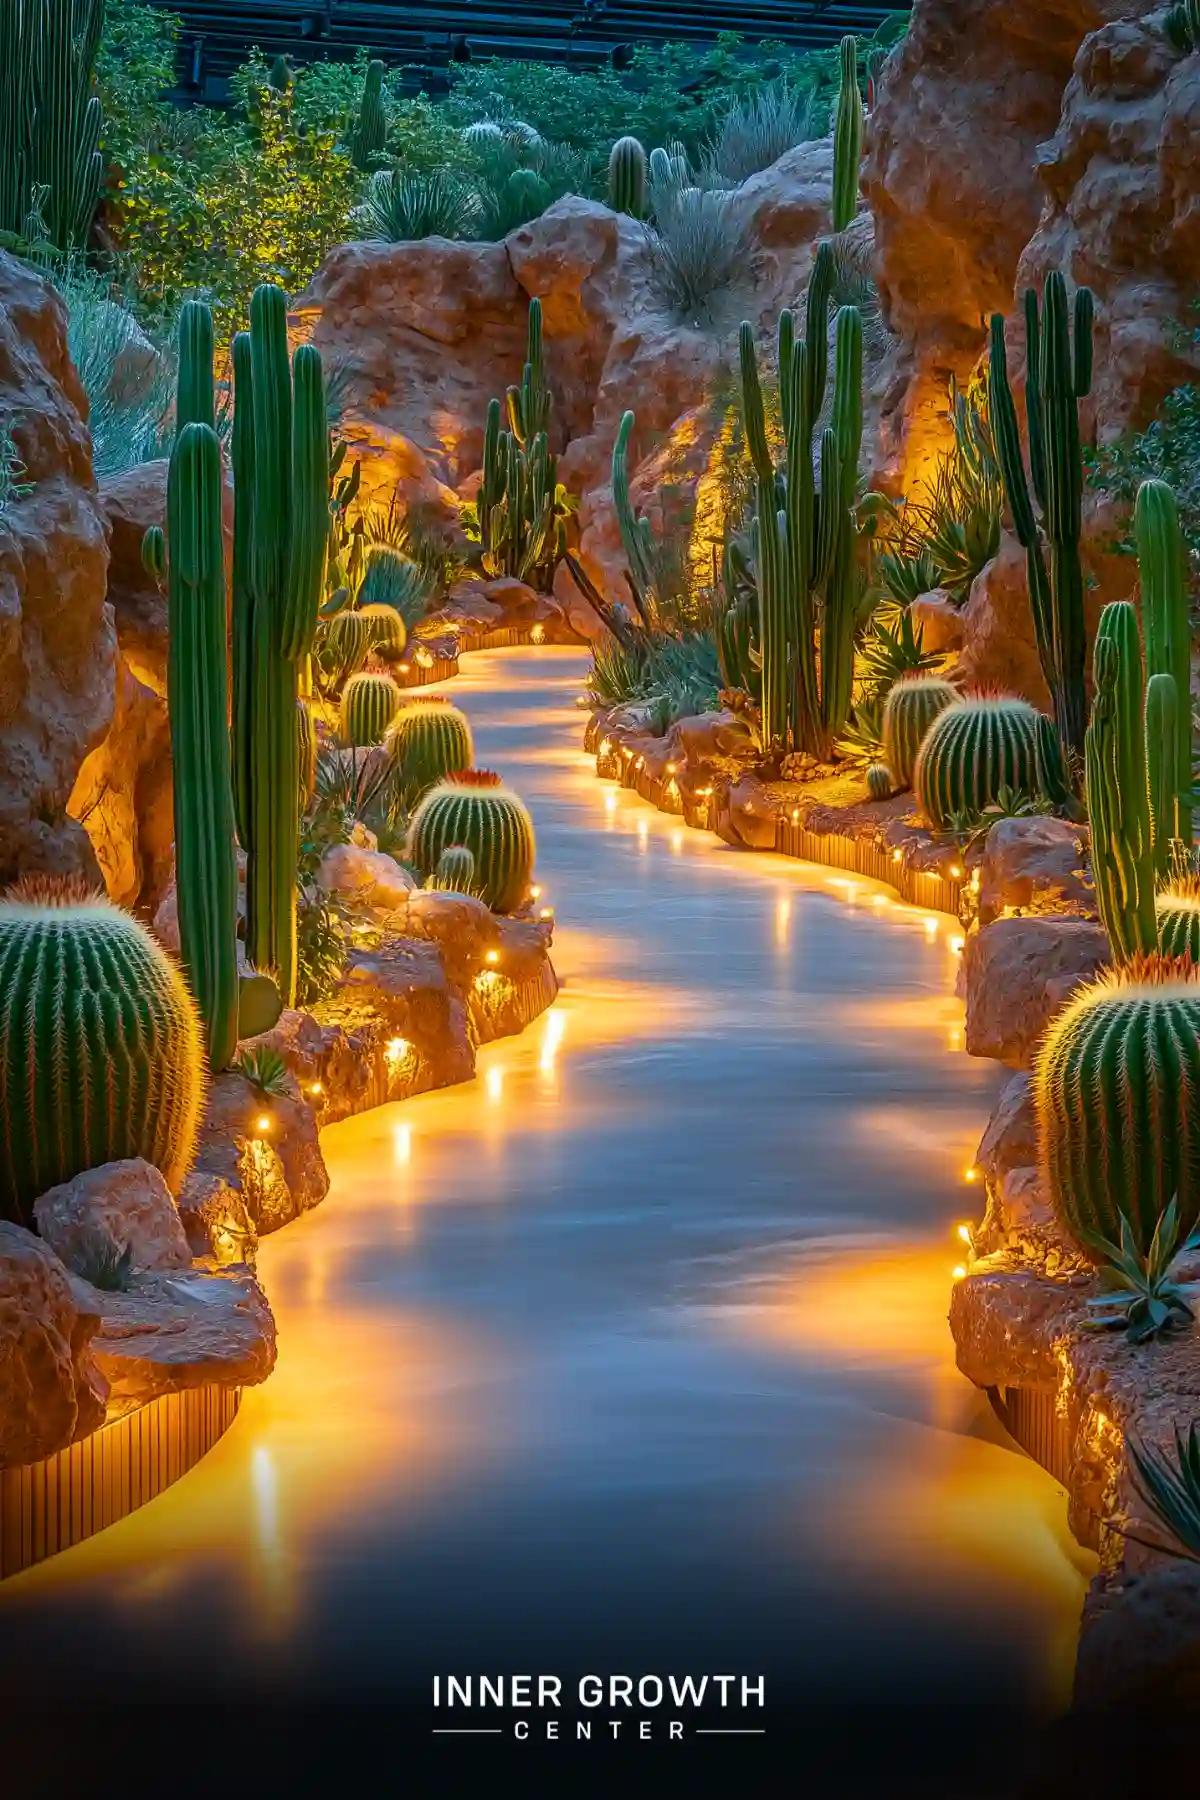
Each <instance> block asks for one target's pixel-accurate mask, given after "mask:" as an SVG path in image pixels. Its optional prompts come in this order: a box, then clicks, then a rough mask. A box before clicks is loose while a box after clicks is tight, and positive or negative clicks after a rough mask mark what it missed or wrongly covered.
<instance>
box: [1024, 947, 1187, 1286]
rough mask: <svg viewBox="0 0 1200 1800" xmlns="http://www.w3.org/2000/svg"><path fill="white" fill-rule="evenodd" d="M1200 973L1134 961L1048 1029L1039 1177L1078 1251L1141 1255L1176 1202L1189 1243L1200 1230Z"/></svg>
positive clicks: (1090, 989) (1041, 1070)
mask: <svg viewBox="0 0 1200 1800" xmlns="http://www.w3.org/2000/svg"><path fill="white" fill-rule="evenodd" d="M1197 1092H1200V970H1197V969H1196V968H1194V967H1193V965H1192V964H1191V963H1190V962H1188V961H1186V960H1185V961H1175V960H1172V959H1171V958H1169V957H1162V956H1147V957H1134V958H1132V959H1131V960H1130V961H1129V962H1127V963H1124V964H1122V965H1120V966H1119V967H1117V968H1116V969H1114V970H1112V971H1109V972H1107V973H1106V974H1105V975H1103V976H1102V977H1101V978H1100V979H1099V980H1098V981H1095V982H1093V983H1091V984H1089V985H1088V986H1087V987H1085V988H1084V989H1083V990H1082V991H1081V992H1079V993H1077V994H1076V995H1075V997H1074V999H1073V1000H1072V1001H1071V1002H1070V1004H1069V1005H1068V1006H1067V1007H1066V1009H1065V1010H1064V1011H1063V1012H1062V1013H1060V1014H1059V1016H1058V1018H1057V1019H1055V1020H1054V1022H1053V1023H1052V1024H1051V1026H1050V1028H1049V1030H1048V1031H1047V1033H1046V1037H1045V1040H1044V1042H1043V1045H1042V1049H1041V1052H1040V1054H1039V1057H1038V1061H1037V1066H1036V1069H1035V1072H1034V1102H1035V1106H1036V1111H1037V1120H1038V1131H1039V1137H1040V1143H1041V1161H1042V1170H1043V1174H1044V1176H1045V1180H1046V1185H1047V1192H1048V1193H1049V1195H1050V1198H1051V1200H1052V1202H1053V1205H1054V1208H1055V1211H1056V1212H1057V1214H1058V1216H1059V1218H1060V1219H1061V1220H1062V1222H1063V1224H1064V1225H1065V1226H1066V1227H1067V1229H1068V1230H1069V1231H1070V1232H1071V1233H1072V1235H1073V1236H1075V1237H1076V1238H1077V1239H1078V1241H1079V1242H1080V1244H1081V1245H1082V1246H1084V1247H1086V1248H1091V1246H1090V1244H1089V1237H1090V1236H1099V1237H1102V1238H1105V1239H1107V1240H1108V1242H1110V1243H1119V1242H1120V1241H1121V1215H1122V1214H1124V1215H1125V1217H1126V1218H1127V1219H1128V1220H1129V1224H1130V1228H1131V1230H1132V1232H1133V1235H1134V1238H1135V1240H1136V1242H1137V1245H1138V1248H1139V1249H1140V1250H1142V1251H1143V1252H1145V1251H1146V1250H1148V1249H1149V1246H1150V1242H1151V1239H1152V1238H1153V1236H1154V1230H1155V1226H1156V1225H1157V1224H1158V1221H1159V1219H1160V1218H1161V1217H1162V1215H1163V1213H1164V1212H1165V1211H1166V1209H1167V1207H1168V1206H1169V1205H1170V1203H1171V1201H1172V1199H1174V1200H1175V1201H1176V1203H1177V1209H1178V1216H1179V1229H1180V1234H1181V1236H1184V1237H1186V1236H1187V1234H1188V1233H1189V1232H1190V1231H1192V1229H1193V1228H1194V1227H1195V1226H1196V1224H1197V1223H1198V1222H1200V1114H1198V1113H1197V1111H1196V1108H1195V1106H1194V1105H1193V1104H1192V1097H1193V1096H1194V1095H1195V1094H1196V1093H1197Z"/></svg>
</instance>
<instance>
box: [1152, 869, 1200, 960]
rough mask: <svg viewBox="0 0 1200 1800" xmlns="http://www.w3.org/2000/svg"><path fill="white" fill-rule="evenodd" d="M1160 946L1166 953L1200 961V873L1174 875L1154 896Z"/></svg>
mask: <svg viewBox="0 0 1200 1800" xmlns="http://www.w3.org/2000/svg"><path fill="white" fill-rule="evenodd" d="M1154 911H1155V915H1156V917H1157V919H1158V947H1159V949H1160V950H1161V952H1162V954H1163V955H1164V956H1175V957H1181V956H1189V957H1191V959H1192V961H1193V962H1194V963H1200V875H1196V874H1192V873H1184V874H1179V875H1173V876H1171V877H1170V879H1169V880H1168V881H1167V882H1165V883H1164V885H1163V886H1162V887H1160V888H1159V890H1158V892H1157V894H1156V895H1155V897H1154Z"/></svg>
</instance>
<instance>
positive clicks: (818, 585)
mask: <svg viewBox="0 0 1200 1800" xmlns="http://www.w3.org/2000/svg"><path fill="white" fill-rule="evenodd" d="M833 278H834V260H833V252H832V249H831V248H830V246H829V245H828V244H822V245H821V247H820V248H819V250H818V251H817V254H816V257H815V259H814V262H813V268H812V274H811V275H810V277H809V284H808V297H807V303H806V307H805V337H804V339H803V341H801V342H797V339H796V320H795V316H794V314H793V313H792V312H790V311H786V312H784V313H783V314H781V316H780V320H779V387H780V396H781V401H782V411H783V425H784V435H785V439H786V449H787V456H786V470H785V472H782V473H777V472H776V468H775V463H774V459H773V457H772V454H771V447H770V443H769V441H768V437H767V428H766V411H765V407H764V404H763V395H762V387H761V384H760V382H759V376H758V359H757V355H756V352H755V347H754V330H753V327H752V326H751V325H749V324H743V326H742V328H741V333H740V337H739V360H740V367H741V383H742V414H743V419H744V423H745V430H746V441H747V445H748V448H749V451H750V456H751V460H752V462H753V464H754V471H755V475H756V478H757V513H756V517H755V520H754V526H753V530H752V546H753V552H754V563H755V569H756V573H757V581H758V593H759V609H760V626H759V635H760V652H761V659H762V738H763V744H764V746H765V747H767V748H770V747H771V746H772V745H774V744H780V745H782V747H783V748H784V749H785V750H806V751H808V752H809V753H810V754H811V755H814V756H817V757H819V758H822V759H824V758H825V757H827V756H828V754H829V752H830V749H831V747H832V745H833V744H834V743H835V742H836V741H837V738H838V737H839V735H840V734H841V731H842V729H843V727H844V726H845V723H846V720H847V718H848V717H849V713H850V702H851V697H852V692H853V676H854V629H855V625H856V623H857V618H858V604H859V586H858V571H857V565H856V553H855V526H854V513H853V508H854V503H855V498H856V494H857V484H858V458H859V449H860V446H861V442H862V317H861V315H860V313H859V311H858V309H857V307H854V306H843V307H842V308H841V310H840V311H839V313H838V315H837V328H836V348H835V367H834V390H833V406H832V422H831V424H830V425H829V426H828V427H826V429H825V430H824V431H823V432H822V434H821V438H820V449H819V455H818V456H817V457H816V458H815V459H814V436H815V433H816V430H817V426H818V423H819V421H820V418H821V416H822V411H823V408H824V404H825V390H826V384H827V376H828V361H829V354H828V340H827V329H828V317H829V304H830V298H831V294H832V287H833ZM814 461H815V462H816V465H817V466H818V467H819V471H820V481H819V483H818V482H817V481H816V480H815V479H814ZM818 633H819V638H820V657H819V658H818V655H817V641H818Z"/></svg>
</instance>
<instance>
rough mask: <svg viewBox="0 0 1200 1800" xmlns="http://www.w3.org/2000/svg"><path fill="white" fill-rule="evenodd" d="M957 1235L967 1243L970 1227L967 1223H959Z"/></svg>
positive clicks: (969, 1236) (968, 1241)
mask: <svg viewBox="0 0 1200 1800" xmlns="http://www.w3.org/2000/svg"><path fill="white" fill-rule="evenodd" d="M958 1235H959V1237H960V1238H961V1239H962V1241H963V1243H964V1244H969V1243H970V1241H971V1227H970V1226H969V1225H960V1226H959V1228H958Z"/></svg>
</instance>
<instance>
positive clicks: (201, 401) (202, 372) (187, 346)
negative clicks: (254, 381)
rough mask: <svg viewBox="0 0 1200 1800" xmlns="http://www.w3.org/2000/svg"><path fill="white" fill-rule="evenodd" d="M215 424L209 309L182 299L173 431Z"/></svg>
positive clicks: (210, 310) (214, 391)
mask: <svg viewBox="0 0 1200 1800" xmlns="http://www.w3.org/2000/svg"><path fill="white" fill-rule="evenodd" d="M215 424H216V389H215V384H214V381H213V318H212V308H211V307H209V306H206V305H205V304H204V302H203V301H202V300H185V301H184V303H183V305H182V307H181V308H180V309H179V378H178V381H177V382H176V386H175V430H176V431H177V432H180V431H182V430H183V428H184V426H185V425H207V426H209V427H210V428H211V427H213V426H214V425H215Z"/></svg>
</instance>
